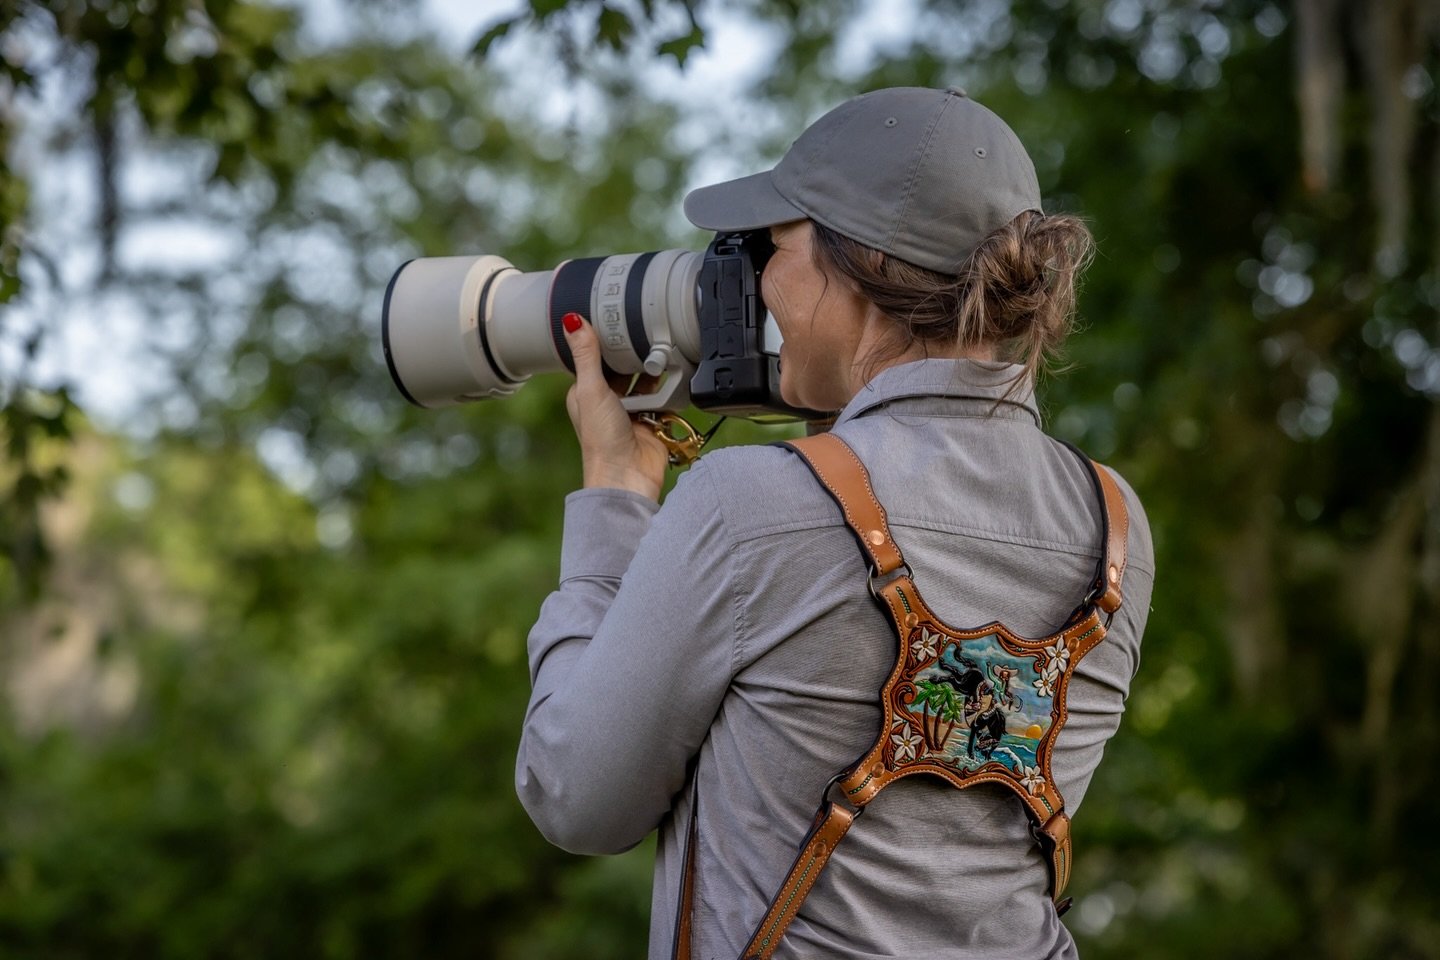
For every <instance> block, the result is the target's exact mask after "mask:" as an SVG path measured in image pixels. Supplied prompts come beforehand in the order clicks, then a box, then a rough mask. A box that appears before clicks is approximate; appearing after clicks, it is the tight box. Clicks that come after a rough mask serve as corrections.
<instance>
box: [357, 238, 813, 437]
mask: <svg viewBox="0 0 1440 960" xmlns="http://www.w3.org/2000/svg"><path fill="white" fill-rule="evenodd" d="M773 252H774V247H773V246H771V244H770V238H769V236H768V234H767V233H766V232H765V231H752V232H745V233H729V234H726V233H722V234H718V235H716V237H715V239H714V241H713V242H712V243H711V244H710V245H709V247H708V248H706V250H705V252H704V253H698V252H695V251H693V250H660V251H653V252H650V253H629V254H615V255H612V256H604V257H587V258H583V259H576V260H567V261H565V262H563V263H561V264H560V265H559V266H557V267H555V268H554V269H553V270H544V271H537V272H533V273H523V272H521V271H520V270H517V269H516V268H515V267H514V266H513V265H512V264H511V263H510V262H509V261H508V260H505V259H504V258H503V257H497V256H470V257H427V258H421V259H417V260H411V261H409V262H408V263H405V264H403V265H402V266H401V267H400V269H399V270H397V271H395V275H394V276H393V277H391V278H390V284H389V287H388V288H387V289H386V291H385V303H384V308H383V311H382V314H381V320H380V329H381V339H382V341H383V344H384V350H385V362H386V364H387V365H388V366H389V368H390V376H391V378H392V379H393V380H394V381H395V386H396V387H397V388H398V389H399V390H400V392H401V393H402V394H403V395H404V396H405V398H406V399H407V400H409V401H410V402H411V403H414V404H416V405H418V406H421V407H443V406H449V405H451V404H456V403H464V402H466V401H471V400H483V399H486V398H488V397H506V396H509V395H511V394H513V393H514V392H515V391H516V390H518V389H519V388H520V387H521V386H522V385H523V384H524V383H525V381H526V380H528V379H529V378H530V377H531V376H533V375H534V374H537V373H546V372H551V371H559V370H562V369H568V370H570V371H572V372H573V371H574V360H573V358H572V357H571V355H570V348H569V345H568V344H567V343H566V342H565V334H564V331H563V328H562V326H561V321H562V318H563V317H564V316H565V315H566V314H567V313H578V314H580V315H581V316H583V317H584V318H585V319H586V320H587V321H589V322H590V324H591V325H592V326H593V327H594V329H595V333H596V334H597V336H598V337H599V339H600V346H601V355H602V357H603V360H604V364H605V367H606V372H607V373H614V374H620V375H621V376H624V377H630V378H632V380H633V382H635V383H637V384H638V383H641V382H644V383H646V384H647V385H649V384H652V383H653V384H654V387H653V389H649V390H647V391H646V392H643V393H641V392H636V393H631V394H630V395H628V396H625V397H624V398H623V399H622V401H621V402H622V403H623V404H624V405H625V407H626V408H627V409H628V410H630V411H631V412H634V413H642V412H654V411H668V412H674V411H678V410H681V409H683V408H684V407H686V406H688V405H690V404H694V405H695V406H696V407H698V408H700V409H702V410H706V411H711V412H715V413H723V414H727V415H733V416H741V417H745V418H747V419H751V420H759V421H766V422H768V421H780V420H795V419H806V418H812V417H816V416H819V414H816V413H813V412H812V411H808V410H802V409H799V408H796V407H792V406H790V405H789V404H786V403H785V402H784V401H783V400H781V398H780V360H779V354H780V334H779V329H778V327H776V325H775V322H774V320H773V319H772V318H770V316H769V314H768V312H767V311H766V309H765V303H764V300H763V299H762V297H761V293H760V273H761V271H762V270H764V268H765V263H766V261H768V260H769V258H770V255H771V254H772V253H773ZM642 376H643V377H644V378H645V379H644V380H643V381H642V380H641V379H640V378H641V377H642Z"/></svg>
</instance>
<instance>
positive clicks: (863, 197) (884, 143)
mask: <svg viewBox="0 0 1440 960" xmlns="http://www.w3.org/2000/svg"><path fill="white" fill-rule="evenodd" d="M1026 210H1036V211H1038V210H1040V185H1039V183H1038V182H1037V181H1036V179H1035V165H1034V164H1033V163H1031V161H1030V156H1029V154H1027V153H1026V152H1025V148H1024V146H1022V145H1021V143H1020V138H1019V137H1017V136H1015V131H1013V130H1011V129H1010V127H1009V126H1008V125H1006V123H1005V121H1004V120H1001V119H1000V118H999V117H998V116H996V115H995V114H994V113H993V112H992V111H990V110H989V109H987V108H985V107H983V106H981V105H980V104H978V103H976V102H975V101H974V100H971V99H970V98H969V97H967V96H966V95H965V91H963V90H960V89H959V88H956V87H951V88H950V89H948V90H931V89H928V88H926V87H891V88H889V89H886V90H876V91H874V92H872V93H867V94H864V95H862V96H859V97H856V98H854V99H853V100H847V101H846V102H845V103H842V104H841V105H840V106H838V107H836V108H835V109H834V110H831V111H830V112H829V113H827V114H825V116H823V117H821V118H820V119H819V120H816V121H815V122H814V123H812V124H811V125H810V126H809V127H807V128H806V129H805V132H804V133H802V134H800V136H799V138H798V139H796V141H795V142H794V143H793V144H792V145H791V146H790V149H789V150H788V151H787V152H786V154H785V156H784V157H782V158H781V159H780V162H779V163H778V164H776V165H775V169H773V170H767V171H766V172H764V173H757V174H755V175H753V176H749V177H742V178H740V179H739V180H731V181H728V182H726V183H717V184H715V185H714V186H709V187H701V188H700V189H698V190H693V191H691V192H690V194H689V195H688V196H686V197H685V216H686V217H688V218H689V219H690V222H691V223H693V224H695V226H697V227H703V228H705V229H707V230H716V231H730V230H759V229H761V228H763V227H773V226H775V225H776V224H780V223H789V222H790V221H792V220H803V219H806V218H809V219H811V220H815V221H817V222H819V223H823V224H824V225H825V226H827V227H829V228H830V229H832V230H835V231H837V232H839V233H841V234H843V235H844V236H847V237H849V238H851V239H852V240H858V241H859V242H861V243H863V244H865V245H866V246H868V247H873V248H875V249H876V250H881V251H883V252H885V253H888V254H891V255H892V256H896V257H899V258H900V259H901V260H906V261H908V262H910V263H913V264H916V265H917V266H921V267H926V268H928V269H931V270H935V271H938V272H940V273H947V274H953V273H955V272H956V270H957V269H958V268H959V265H960V263H961V262H962V261H963V260H964V259H965V258H966V257H967V256H969V254H970V252H971V251H972V250H974V249H975V247H976V245H977V244H979V243H980V241H981V240H983V239H984V238H985V237H987V236H988V235H990V234H991V233H993V232H994V231H995V230H997V229H999V228H1000V227H1003V226H1004V225H1005V224H1007V223H1009V222H1010V221H1011V220H1013V219H1015V217H1016V216H1018V215H1019V214H1020V213H1022V212H1024V211H1026Z"/></svg>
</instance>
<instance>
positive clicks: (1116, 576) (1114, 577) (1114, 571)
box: [1110, 567, 1120, 583]
mask: <svg viewBox="0 0 1440 960" xmlns="http://www.w3.org/2000/svg"><path fill="white" fill-rule="evenodd" d="M1110 582H1111V583H1119V582H1120V571H1119V569H1118V568H1116V567H1111V568H1110Z"/></svg>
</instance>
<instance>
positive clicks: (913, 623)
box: [905, 613, 920, 630]
mask: <svg viewBox="0 0 1440 960" xmlns="http://www.w3.org/2000/svg"><path fill="white" fill-rule="evenodd" d="M919 625H920V618H919V617H918V616H916V615H915V614H913V613H907V614H905V629H906V630H914V629H915V628H916V627H917V626H919Z"/></svg>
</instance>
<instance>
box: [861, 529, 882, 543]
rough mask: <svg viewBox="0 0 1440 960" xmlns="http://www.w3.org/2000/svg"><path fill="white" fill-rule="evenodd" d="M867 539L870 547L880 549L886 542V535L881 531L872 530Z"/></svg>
mask: <svg viewBox="0 0 1440 960" xmlns="http://www.w3.org/2000/svg"><path fill="white" fill-rule="evenodd" d="M865 539H866V540H869V541H870V546H872V547H878V546H880V544H882V543H884V542H885V534H883V533H881V532H880V531H879V530H871V531H870V532H869V533H868V534H867V535H866V537H865Z"/></svg>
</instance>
